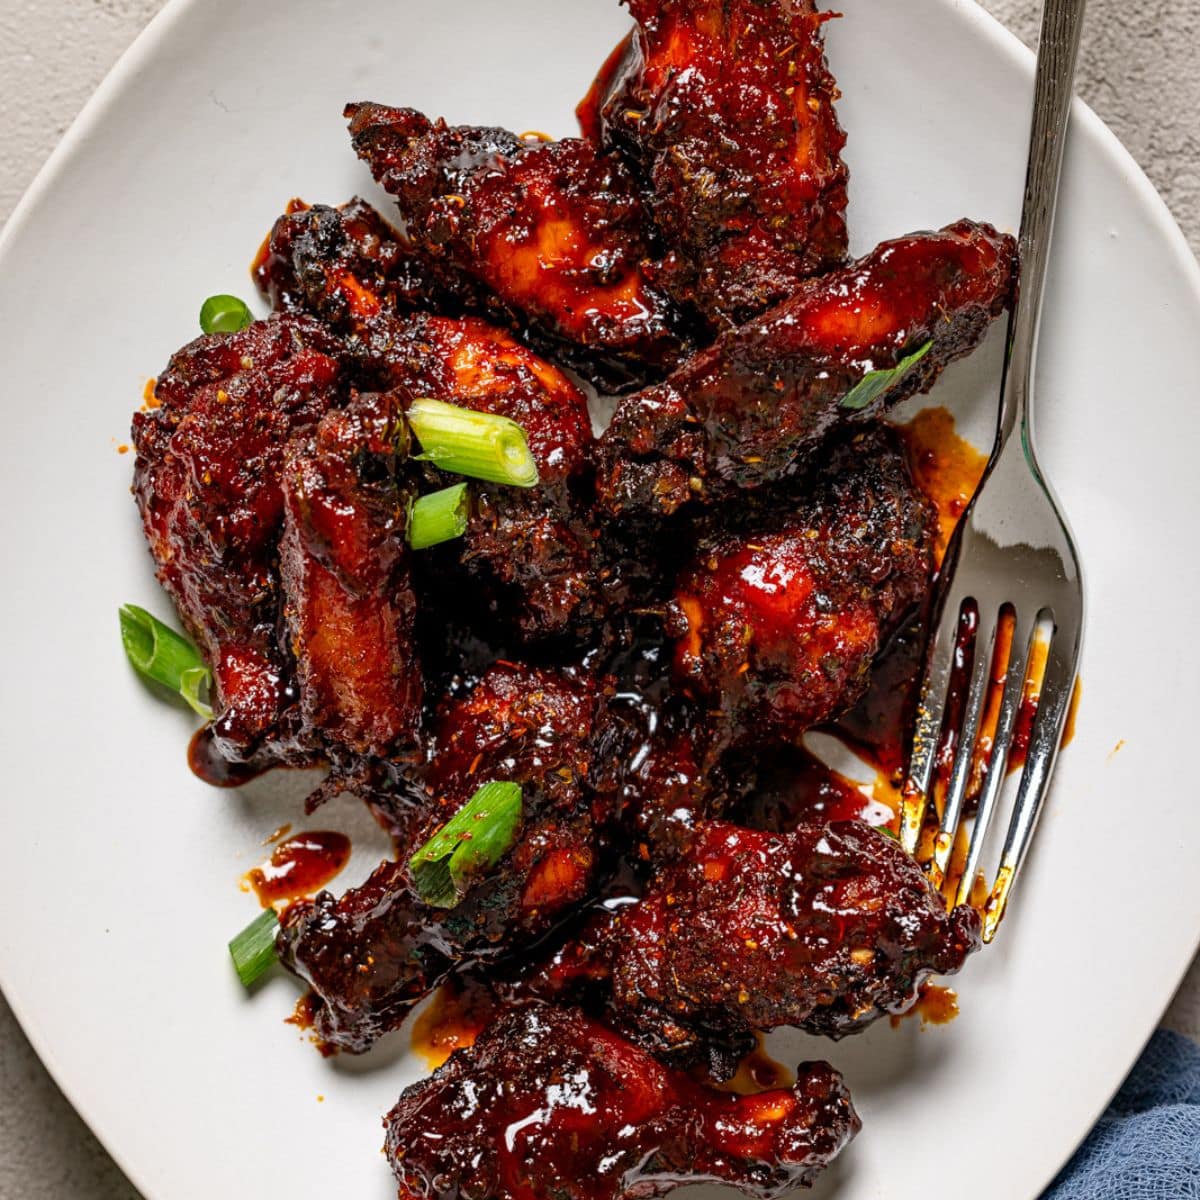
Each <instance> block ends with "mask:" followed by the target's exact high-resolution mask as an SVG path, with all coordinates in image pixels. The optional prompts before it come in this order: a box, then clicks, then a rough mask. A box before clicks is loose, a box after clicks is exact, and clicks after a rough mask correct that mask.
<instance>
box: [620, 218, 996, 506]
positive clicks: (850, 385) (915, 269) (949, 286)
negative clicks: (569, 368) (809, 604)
mask: <svg viewBox="0 0 1200 1200" xmlns="http://www.w3.org/2000/svg"><path fill="white" fill-rule="evenodd" d="M1015 268H1016V244H1015V242H1014V241H1013V239H1012V238H1011V237H1007V236H1001V235H1000V234H999V233H997V232H996V231H995V230H994V229H992V228H991V227H990V226H988V225H977V224H974V223H972V222H970V221H960V222H958V223H957V224H955V225H951V226H949V227H948V228H946V229H944V230H942V231H941V232H940V233H919V234H912V235H910V236H908V237H904V238H900V239H898V240H896V241H894V242H885V243H884V244H883V245H881V246H879V247H877V248H876V249H875V250H873V251H872V252H871V253H870V254H868V255H867V256H866V257H865V258H863V259H861V260H860V261H858V262H857V263H855V264H853V265H852V266H849V267H845V268H842V269H841V270H837V271H833V272H831V273H830V274H828V275H825V276H823V277H821V278H820V279H813V280H809V281H807V282H805V283H802V284H801V285H799V287H798V289H797V290H796V292H795V293H794V294H793V295H792V296H791V297H790V298H789V299H787V300H784V301H783V302H782V303H780V304H778V305H776V307H774V308H772V309H770V310H768V311H767V312H766V313H764V314H763V315H762V316H761V317H758V318H756V319H754V320H752V321H750V322H748V323H747V324H745V325H743V326H741V327H739V328H737V329H734V330H731V331H730V332H728V333H726V334H724V335H723V336H721V337H720V338H718V339H717V341H716V342H715V343H714V344H713V345H712V346H710V347H709V348H708V349H707V350H702V351H701V352H700V353H698V354H696V355H695V356H694V357H692V358H691V359H689V360H688V361H687V362H686V363H684V364H683V365H682V366H681V367H679V368H678V369H677V370H676V371H675V372H674V374H672V375H671V376H670V377H669V378H668V379H667V380H666V381H665V382H663V383H661V384H658V385H656V386H653V387H650V388H647V389H645V390H644V391H641V392H638V393H635V394H634V395H631V396H627V397H625V399H624V400H623V401H622V402H621V404H620V406H619V407H618V409H617V411H616V413H615V415H614V417H613V420H612V423H611V424H610V426H609V427H608V429H607V431H606V432H605V434H604V436H603V438H602V439H601V442H600V447H599V458H600V466H599V480H598V489H599V494H600V497H601V500H602V501H603V503H604V504H605V505H606V506H607V507H608V509H609V510H610V511H612V512H614V513H618V514H643V515H648V516H662V515H666V514H670V513H673V512H676V511H677V510H678V509H680V508H681V507H682V506H684V505H686V504H689V503H693V504H694V503H702V502H704V501H715V500H719V499H727V498H729V497H730V496H731V495H733V494H736V493H737V492H738V491H739V489H745V488H752V487H755V486H759V485H761V484H762V483H763V482H764V481H767V480H771V479H776V478H778V477H779V476H781V475H782V474H784V473H785V472H787V471H788V470H789V469H791V468H792V467H793V465H794V464H795V463H796V462H797V460H798V459H800V458H802V457H803V456H804V455H805V454H806V453H807V452H810V451H811V449H812V447H813V446H814V445H816V444H817V443H818V442H820V441H821V440H822V439H823V438H824V437H825V436H826V435H827V434H828V433H829V431H830V430H831V429H832V428H833V427H834V426H836V425H837V424H839V423H841V422H844V421H847V420H861V419H864V418H869V417H871V416H874V415H877V414H878V413H879V412H880V411H881V410H882V409H883V408H885V407H886V406H888V405H891V404H895V403H897V402H898V401H900V400H902V399H906V398H907V397H909V396H912V395H915V394H917V393H918V392H923V391H927V390H928V389H929V388H930V387H932V386H933V384H934V382H935V381H936V379H937V378H938V376H939V375H940V374H941V372H942V369H943V368H944V367H945V366H946V365H947V364H948V363H949V362H952V361H953V360H954V359H956V358H961V357H963V356H964V355H966V354H969V353H970V352H971V351H972V350H973V349H974V348H975V347H976V346H977V345H978V344H979V342H980V341H981V340H982V338H983V335H984V333H985V332H986V331H987V328H988V326H989V324H990V323H991V321H992V320H993V319H994V318H996V317H997V316H999V315H1000V313H1001V312H1002V311H1003V310H1004V308H1005V306H1006V305H1007V304H1008V302H1009V299H1010V297H1011V293H1012V289H1013V286H1014V281H1015Z"/></svg>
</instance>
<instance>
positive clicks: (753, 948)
mask: <svg viewBox="0 0 1200 1200" xmlns="http://www.w3.org/2000/svg"><path fill="white" fill-rule="evenodd" d="M979 931H980V922H979V915H978V913H977V912H976V911H975V910H974V909H971V908H966V907H962V908H956V909H955V910H954V911H953V912H952V913H949V914H948V913H947V912H946V909H945V906H944V904H943V902H942V899H941V896H940V895H939V894H938V893H937V892H936V891H934V889H933V888H932V887H931V886H930V885H929V882H928V880H927V879H926V877H925V874H924V872H923V871H922V870H921V868H920V866H918V865H917V863H916V862H915V861H914V860H913V859H912V858H910V857H909V856H908V855H907V854H906V853H905V852H904V851H903V850H902V849H901V847H900V845H899V843H897V842H896V841H895V840H894V839H893V838H890V837H888V836H886V835H885V834H883V833H880V832H879V831H878V830H877V829H874V828H872V827H871V826H869V825H867V824H865V823H863V822H861V821H839V822H834V823H831V824H827V825H820V824H814V825H801V826H798V827H797V828H795V829H793V830H791V831H789V832H787V833H772V832H762V831H758V830H751V829H745V828H742V827H741V826H737V825H730V824H726V823H723V822H716V821H714V822H709V823H706V824H702V825H700V826H699V827H698V829H697V832H696V834H695V835H694V838H693V840H692V842H691V845H690V846H689V847H688V850H687V853H686V854H685V855H683V856H682V857H680V858H678V859H677V860H675V861H673V862H671V863H668V864H666V865H664V867H663V868H662V870H661V871H660V873H659V874H658V875H657V876H656V877H655V878H654V879H653V881H652V883H651V885H650V887H649V888H648V890H647V891H646V893H645V895H644V896H643V897H642V899H641V900H640V901H638V902H637V903H634V904H629V905H626V906H625V907H623V908H620V909H618V910H617V911H616V912H615V913H614V914H611V915H606V916H605V917H603V918H601V919H600V920H599V921H598V922H596V923H595V924H593V925H592V926H591V927H590V929H589V930H587V931H586V932H585V934H584V935H583V936H582V937H581V938H580V939H579V940H577V941H576V942H574V943H572V944H569V945H568V946H567V947H566V948H565V949H563V950H562V951H561V952H560V953H559V954H558V955H556V956H555V957H554V959H553V960H552V961H551V962H550V963H549V965H547V966H545V967H543V968H542V969H541V970H540V972H537V973H535V974H534V975H533V976H531V978H530V979H529V980H527V981H526V982H525V984H524V985H523V986H524V990H525V992H526V994H528V993H532V994H534V995H537V996H542V997H553V998H557V999H562V998H564V997H565V998H572V999H576V1000H578V999H583V1000H584V1001H585V1002H587V1000H588V998H589V993H590V998H591V1002H592V1003H595V1002H596V1001H597V998H599V999H600V1000H601V1001H602V1004H603V1007H602V1008H601V1010H600V1011H603V1012H605V1013H606V1014H607V1019H608V1020H609V1021H611V1022H612V1023H614V1025H615V1026H616V1027H617V1028H618V1029H620V1030H621V1031H622V1032H624V1033H625V1034H626V1035H627V1036H629V1037H632V1038H633V1039H634V1040H635V1041H637V1042H638V1043H639V1044H640V1045H642V1046H644V1047H646V1048H647V1049H649V1050H650V1051H652V1052H653V1053H654V1054H655V1055H657V1056H658V1057H660V1058H661V1059H663V1060H664V1061H676V1062H679V1063H681V1064H688V1063H692V1062H696V1061H707V1062H709V1063H710V1065H711V1066H712V1067H714V1068H715V1069H717V1070H718V1071H720V1072H721V1073H725V1072H728V1071H731V1070H732V1067H733V1064H734V1063H735V1062H736V1060H737V1057H738V1055H739V1054H740V1053H742V1052H744V1050H745V1049H746V1048H747V1046H748V1045H750V1044H751V1042H750V1034H751V1033H752V1031H754V1030H767V1029H774V1028H776V1027H778V1026H782V1025H788V1026H796V1027H798V1028H801V1029H804V1030H806V1031H808V1032H810V1033H818V1034H824V1035H827V1036H830V1037H835V1038H837V1037H842V1036H843V1035H845V1034H849V1033H855V1032H858V1031H859V1030H861V1029H863V1028H864V1027H865V1026H867V1025H868V1024H870V1023H871V1022H872V1021H874V1020H876V1019H878V1018H879V1017H881V1016H883V1015H884V1014H886V1013H899V1012H903V1011H905V1010H906V1009H907V1008H909V1007H911V1005H912V1004H913V1003H914V1002H915V1000H916V998H917V990H918V988H919V986H920V984H921V983H922V982H923V981H924V980H925V979H926V978H927V977H928V976H929V975H931V974H939V975H945V974H950V973H952V972H955V971H957V970H958V969H959V968H960V967H961V966H962V965H963V961H964V960H965V959H966V957H967V956H968V955H969V954H970V953H971V952H972V951H974V950H976V949H977V948H978V947H979V944H980V940H979ZM722 1047H729V1048H730V1052H728V1053H722V1049H721V1048H722Z"/></svg>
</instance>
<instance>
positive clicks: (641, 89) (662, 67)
mask: <svg viewBox="0 0 1200 1200" xmlns="http://www.w3.org/2000/svg"><path fill="white" fill-rule="evenodd" d="M629 10H630V12H631V13H632V15H633V18H634V20H636V21H637V23H638V27H637V29H636V31H635V33H634V35H633V37H632V38H631V39H630V40H629V41H628V42H626V43H624V44H623V45H624V49H623V50H621V49H619V50H618V52H617V55H614V57H613V58H611V59H610V60H609V62H608V63H607V64H606V65H605V69H604V70H603V71H602V72H601V78H600V79H599V80H598V81H597V85H596V88H595V89H594V93H593V95H592V96H591V97H590V98H589V101H588V102H585V105H584V106H581V107H582V108H583V114H582V121H583V124H584V130H585V133H588V132H590V133H591V134H592V135H593V136H594V137H596V138H597V140H598V141H599V142H600V144H601V145H603V146H604V147H605V148H614V147H615V148H616V149H618V150H619V151H620V152H621V153H622V154H623V155H624V156H625V157H626V158H627V160H628V161H629V163H630V164H631V166H632V167H633V169H634V171H635V172H636V173H637V175H638V176H639V178H640V180H641V181H642V183H643V186H644V190H645V193H646V203H647V207H648V208H649V210H650V212H651V214H652V216H653V218H654V220H655V222H656V224H657V226H658V228H659V230H660V231H661V235H662V238H663V241H664V243H665V245H666V246H667V247H668V249H669V251H670V253H669V254H668V255H667V256H666V258H665V260H664V264H663V270H662V272H661V274H660V279H661V281H662V283H663V285H664V286H665V287H666V288H667V289H668V290H669V291H670V293H671V294H672V295H673V296H674V297H675V298H676V300H677V301H679V302H681V303H682V304H685V305H688V306H694V307H695V308H697V309H698V310H699V311H700V312H701V313H702V314H703V315H704V317H705V318H707V320H708V321H709V323H710V324H711V325H712V326H713V327H715V328H721V327H723V326H726V325H731V324H740V323H741V322H743V321H746V320H748V319H749V318H750V317H752V316H754V315H755V314H756V313H759V312H762V310H763V309H765V308H767V307H769V306H770V305H771V304H774V303H776V302H777V301H779V300H783V299H785V298H786V297H787V296H790V295H791V294H792V292H794V291H795V290H796V286H797V284H798V283H799V282H800V281H801V280H802V279H804V278H805V277H806V276H809V275H815V274H819V273H821V272H822V271H827V270H829V269H830V268H832V267H835V266H838V265H839V264H840V263H841V262H842V261H843V260H844V259H845V257H846V222H845V216H844V213H845V208H846V181H847V171H846V168H845V166H844V165H843V163H842V161H841V157H840V156H841V150H842V146H843V145H844V144H845V140H846V139H845V135H844V134H843V133H842V130H841V127H840V126H839V125H838V120H837V116H836V114H835V112H834V107H833V102H834V100H835V98H836V97H837V87H836V85H835V84H834V81H833V77H832V76H831V75H830V73H829V68H828V66H827V65H826V62H825V55H824V48H823V44H822V36H821V25H822V23H823V21H824V20H825V19H826V18H825V17H824V16H822V15H821V14H819V13H817V11H816V8H815V5H814V4H813V3H812V0H776V2H774V3H768V4H764V3H762V0H630V2H629Z"/></svg>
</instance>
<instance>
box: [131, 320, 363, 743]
mask: <svg viewBox="0 0 1200 1200" xmlns="http://www.w3.org/2000/svg"><path fill="white" fill-rule="evenodd" d="M340 350H341V348H340V345H339V344H338V342H337V340H336V338H335V337H334V336H333V334H332V333H331V332H330V331H329V330H328V329H327V328H326V327H325V326H323V325H321V324H319V323H318V322H316V321H314V320H312V319H311V318H309V317H306V316H298V315H297V316H279V317H273V318H271V319H270V320H267V321H257V322H255V323H254V324H252V325H250V326H249V327H248V328H246V329H243V330H241V331H240V332H238V333H232V334H213V335H210V336H206V337H202V338H198V339H197V340H196V341H194V342H192V343H190V344H189V345H187V346H185V347H184V348H183V349H182V350H180V351H178V352H177V353H176V354H175V355H174V356H173V357H172V359H171V361H170V363H169V364H168V366H167V369H166V370H165V371H164V372H163V373H162V374H161V375H160V376H159V378H158V382H157V384H156V386H155V390H154V402H155V404H156V405H157V407H152V408H149V409H147V410H145V411H142V412H138V413H135V414H134V418H133V441H134V445H135V447H136V448H137V462H136V464H135V467H134V495H135V497H136V499H137V503H138V507H139V509H140V510H141V514H142V523H143V526H144V528H145V532H146V538H147V540H148V542H149V544H150V552H151V554H152V555H153V556H154V561H155V564H156V566H157V572H158V578H159V581H160V582H161V583H162V584H163V586H164V587H165V588H166V589H167V591H168V592H169V593H170V595H171V597H172V599H173V600H174V601H175V604H176V606H177V607H178V609H179V612H180V615H181V616H182V617H183V620H184V623H185V624H186V626H187V628H188V631H189V632H190V633H191V635H192V636H193V637H194V638H195V639H196V641H197V642H198V643H199V645H200V647H201V649H202V650H203V651H204V655H205V657H206V658H207V659H208V661H209V663H210V664H211V666H212V669H213V678H214V684H215V704H214V708H215V710H216V717H215V720H214V726H213V729H214V743H215V745H216V747H217V749H218V750H219V751H220V753H221V754H222V755H223V756H224V757H225V758H227V759H229V760H231V761H236V762H245V761H249V760H251V759H260V760H267V761H269V760H271V759H272V758H276V759H286V760H288V761H303V760H305V759H306V758H307V757H308V753H307V751H306V750H305V749H303V748H302V747H300V746H299V745H298V743H297V741H296V738H295V731H294V730H291V729H289V728H286V726H287V724H288V722H287V721H286V720H284V719H283V718H284V710H285V709H286V708H287V707H288V703H289V698H288V660H287V654H286V653H285V651H283V650H282V649H281V648H280V646H279V644H278V642H277V640H276V625H277V621H278V615H279V589H278V579H277V576H276V572H275V569H274V568H275V558H276V553H277V546H278V541H279V535H280V531H281V528H282V524H283V507H284V505H283V490H282V487H281V483H280V477H281V473H282V470H283V460H284V452H285V448H286V446H287V443H288V441H289V439H290V438H292V437H293V436H301V435H304V434H306V433H309V432H311V431H312V430H313V429H314V428H315V427H316V425H317V422H318V421H319V420H320V419H321V417H322V416H323V415H324V414H325V413H326V412H327V411H328V410H329V409H330V408H331V407H333V406H335V405H337V404H339V403H342V402H343V401H344V399H345V395H346V387H345V381H344V369H343V363H342V360H341V358H340Z"/></svg>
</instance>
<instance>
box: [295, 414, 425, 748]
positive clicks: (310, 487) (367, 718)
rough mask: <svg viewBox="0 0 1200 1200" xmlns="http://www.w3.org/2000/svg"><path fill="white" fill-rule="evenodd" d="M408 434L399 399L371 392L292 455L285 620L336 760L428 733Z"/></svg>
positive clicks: (310, 727) (319, 734)
mask: <svg viewBox="0 0 1200 1200" xmlns="http://www.w3.org/2000/svg"><path fill="white" fill-rule="evenodd" d="M406 436H407V435H406V430H405V426H404V421H403V417H402V416H401V415H400V412H399V408H398V406H397V404H396V401H395V398H394V397H391V396H387V395H380V394H376V393H364V394H362V395H359V396H357V397H356V398H355V399H354V400H353V401H352V402H351V403H350V404H349V405H348V406H347V407H346V408H344V409H338V410H335V411H333V412H331V413H327V414H326V415H325V417H323V418H322V420H321V423H320V424H319V425H318V426H317V429H316V431H315V433H313V434H312V435H311V436H310V437H297V438H296V439H294V440H293V441H292V443H291V444H290V445H289V447H288V450H287V454H286V456H285V462H284V471H283V493H284V501H285V512H284V534H283V540H282V544H281V548H280V574H281V577H282V582H283V589H284V595H285V604H284V623H285V626H286V629H287V635H288V645H289V648H290V650H291V653H292V654H293V655H294V657H295V660H296V684H297V689H298V692H299V707H300V715H301V717H302V720H303V722H304V725H305V729H306V731H307V734H308V739H309V740H310V741H312V742H313V743H315V744H321V743H325V744H326V745H327V746H328V747H329V751H330V753H331V755H332V756H333V757H335V758H336V757H337V756H338V755H339V754H341V753H344V752H346V751H349V752H350V753H351V754H352V755H376V756H380V757H385V756H392V755H395V754H397V753H399V752H401V751H403V750H405V749H406V748H409V747H411V746H413V745H414V744H415V742H416V741H417V736H418V732H419V728H420V721H421V703H422V699H423V684H422V678H421V667H420V664H419V663H418V661H417V656H416V651H415V649H414V645H413V630H414V623H415V619H416V598H415V596H414V594H413V590H412V584H411V582H410V578H409V556H410V552H409V550H408V547H407V546H406V545H405V542H404V528H405V523H406V521H405V506H406V502H407V500H408V497H409V489H408V488H406V487H404V486H401V485H400V483H399V482H398V480H397V474H396V473H397V461H398V459H400V458H401V457H402V455H403V454H404V452H405V451H406V449H407V444H406Z"/></svg>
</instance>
